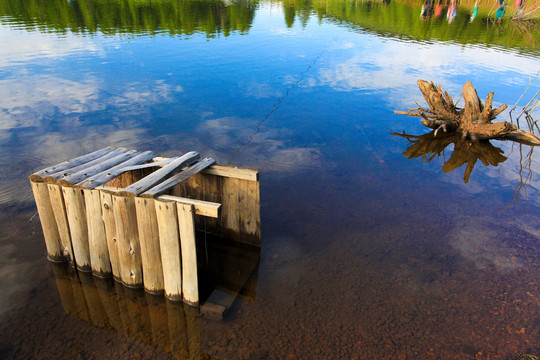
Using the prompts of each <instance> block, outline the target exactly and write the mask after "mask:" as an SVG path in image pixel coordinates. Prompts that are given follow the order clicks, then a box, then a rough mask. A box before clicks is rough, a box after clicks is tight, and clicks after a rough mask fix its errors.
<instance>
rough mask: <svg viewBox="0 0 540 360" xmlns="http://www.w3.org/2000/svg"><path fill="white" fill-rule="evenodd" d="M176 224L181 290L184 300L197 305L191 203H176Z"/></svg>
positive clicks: (196, 277) (195, 255) (195, 249)
mask: <svg viewBox="0 0 540 360" xmlns="http://www.w3.org/2000/svg"><path fill="white" fill-rule="evenodd" d="M176 205H177V210H178V226H179V229H180V246H181V250H182V290H183V294H184V301H185V302H186V303H188V304H190V305H199V285H198V276H197V248H196V246H195V221H194V218H193V217H194V210H193V205H188V204H182V203H178V204H176Z"/></svg>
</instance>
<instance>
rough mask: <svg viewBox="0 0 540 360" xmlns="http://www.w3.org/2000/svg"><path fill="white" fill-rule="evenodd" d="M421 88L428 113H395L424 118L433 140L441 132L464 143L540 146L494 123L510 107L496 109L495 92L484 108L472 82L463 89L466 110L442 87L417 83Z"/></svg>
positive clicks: (512, 128)
mask: <svg viewBox="0 0 540 360" xmlns="http://www.w3.org/2000/svg"><path fill="white" fill-rule="evenodd" d="M417 83H418V87H419V89H420V92H422V95H423V96H424V99H425V100H426V102H427V104H428V105H429V109H425V108H421V107H418V108H410V109H409V110H408V111H397V110H396V111H394V112H395V113H396V114H402V115H410V116H419V117H422V124H423V125H425V126H427V127H429V128H431V129H434V130H435V131H434V132H433V136H434V137H437V135H438V134H439V133H440V131H443V132H445V133H446V132H448V133H451V132H456V133H458V134H460V135H461V137H462V138H463V139H469V140H472V141H476V140H487V139H500V140H512V141H517V142H520V143H523V144H526V145H540V138H538V137H537V136H536V135H534V134H533V133H530V132H527V131H523V130H520V129H518V128H517V126H516V125H514V124H511V123H509V122H506V121H503V122H497V123H492V121H493V120H494V119H495V118H496V117H497V115H499V114H500V113H502V112H503V111H504V110H506V108H507V107H508V106H507V105H501V106H499V107H498V108H496V109H493V108H492V105H493V95H494V93H493V92H490V93H489V94H488V95H487V98H486V102H485V104H482V101H481V100H480V98H479V97H478V94H477V92H476V89H475V88H474V86H473V84H472V83H471V82H470V81H467V82H466V83H465V85H464V86H463V99H464V100H465V108H463V109H461V108H458V107H457V106H456V105H455V104H454V101H453V100H452V97H450V95H448V93H447V92H446V91H442V90H441V87H440V86H439V87H437V86H435V84H433V82H427V81H425V80H418V82H417Z"/></svg>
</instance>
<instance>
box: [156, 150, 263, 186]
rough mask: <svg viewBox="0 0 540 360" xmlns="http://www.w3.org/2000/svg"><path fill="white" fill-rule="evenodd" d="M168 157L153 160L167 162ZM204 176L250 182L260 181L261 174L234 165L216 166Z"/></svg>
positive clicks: (206, 171) (209, 169)
mask: <svg viewBox="0 0 540 360" xmlns="http://www.w3.org/2000/svg"><path fill="white" fill-rule="evenodd" d="M167 159H168V158H166V157H161V156H159V157H155V158H154V159H152V160H153V161H154V163H157V162H161V161H164V160H167ZM202 173H203V174H209V175H217V176H222V177H231V178H236V179H244V180H250V181H259V172H258V171H257V170H255V169H248V168H238V167H236V166H232V165H218V164H214V165H212V166H211V167H209V168H207V169H205V170H203V171H202Z"/></svg>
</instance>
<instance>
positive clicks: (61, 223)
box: [47, 184, 75, 266]
mask: <svg viewBox="0 0 540 360" xmlns="http://www.w3.org/2000/svg"><path fill="white" fill-rule="evenodd" d="M47 188H48V189H49V197H50V200H51V206H52V211H53V213H54V218H55V219H56V226H57V228H58V234H59V235H60V243H61V244H62V253H63V255H64V257H65V258H66V259H67V261H68V263H70V265H71V266H75V258H74V257H73V248H72V246H71V235H70V233H69V224H68V219H67V214H66V206H65V205H64V197H63V196H62V188H61V187H60V186H59V185H56V184H47Z"/></svg>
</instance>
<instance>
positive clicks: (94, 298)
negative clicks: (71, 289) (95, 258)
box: [79, 273, 110, 329]
mask: <svg viewBox="0 0 540 360" xmlns="http://www.w3.org/2000/svg"><path fill="white" fill-rule="evenodd" d="M79 281H80V282H81V288H82V290H83V294H84V300H85V302H86V308H87V309H88V316H89V318H90V323H91V324H93V325H95V326H97V327H99V328H102V329H103V328H108V327H110V325H109V318H108V316H107V312H106V311H105V307H104V306H103V303H102V302H101V297H100V296H99V293H98V292H97V291H96V288H95V285H94V278H93V276H92V274H90V273H80V274H79Z"/></svg>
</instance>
